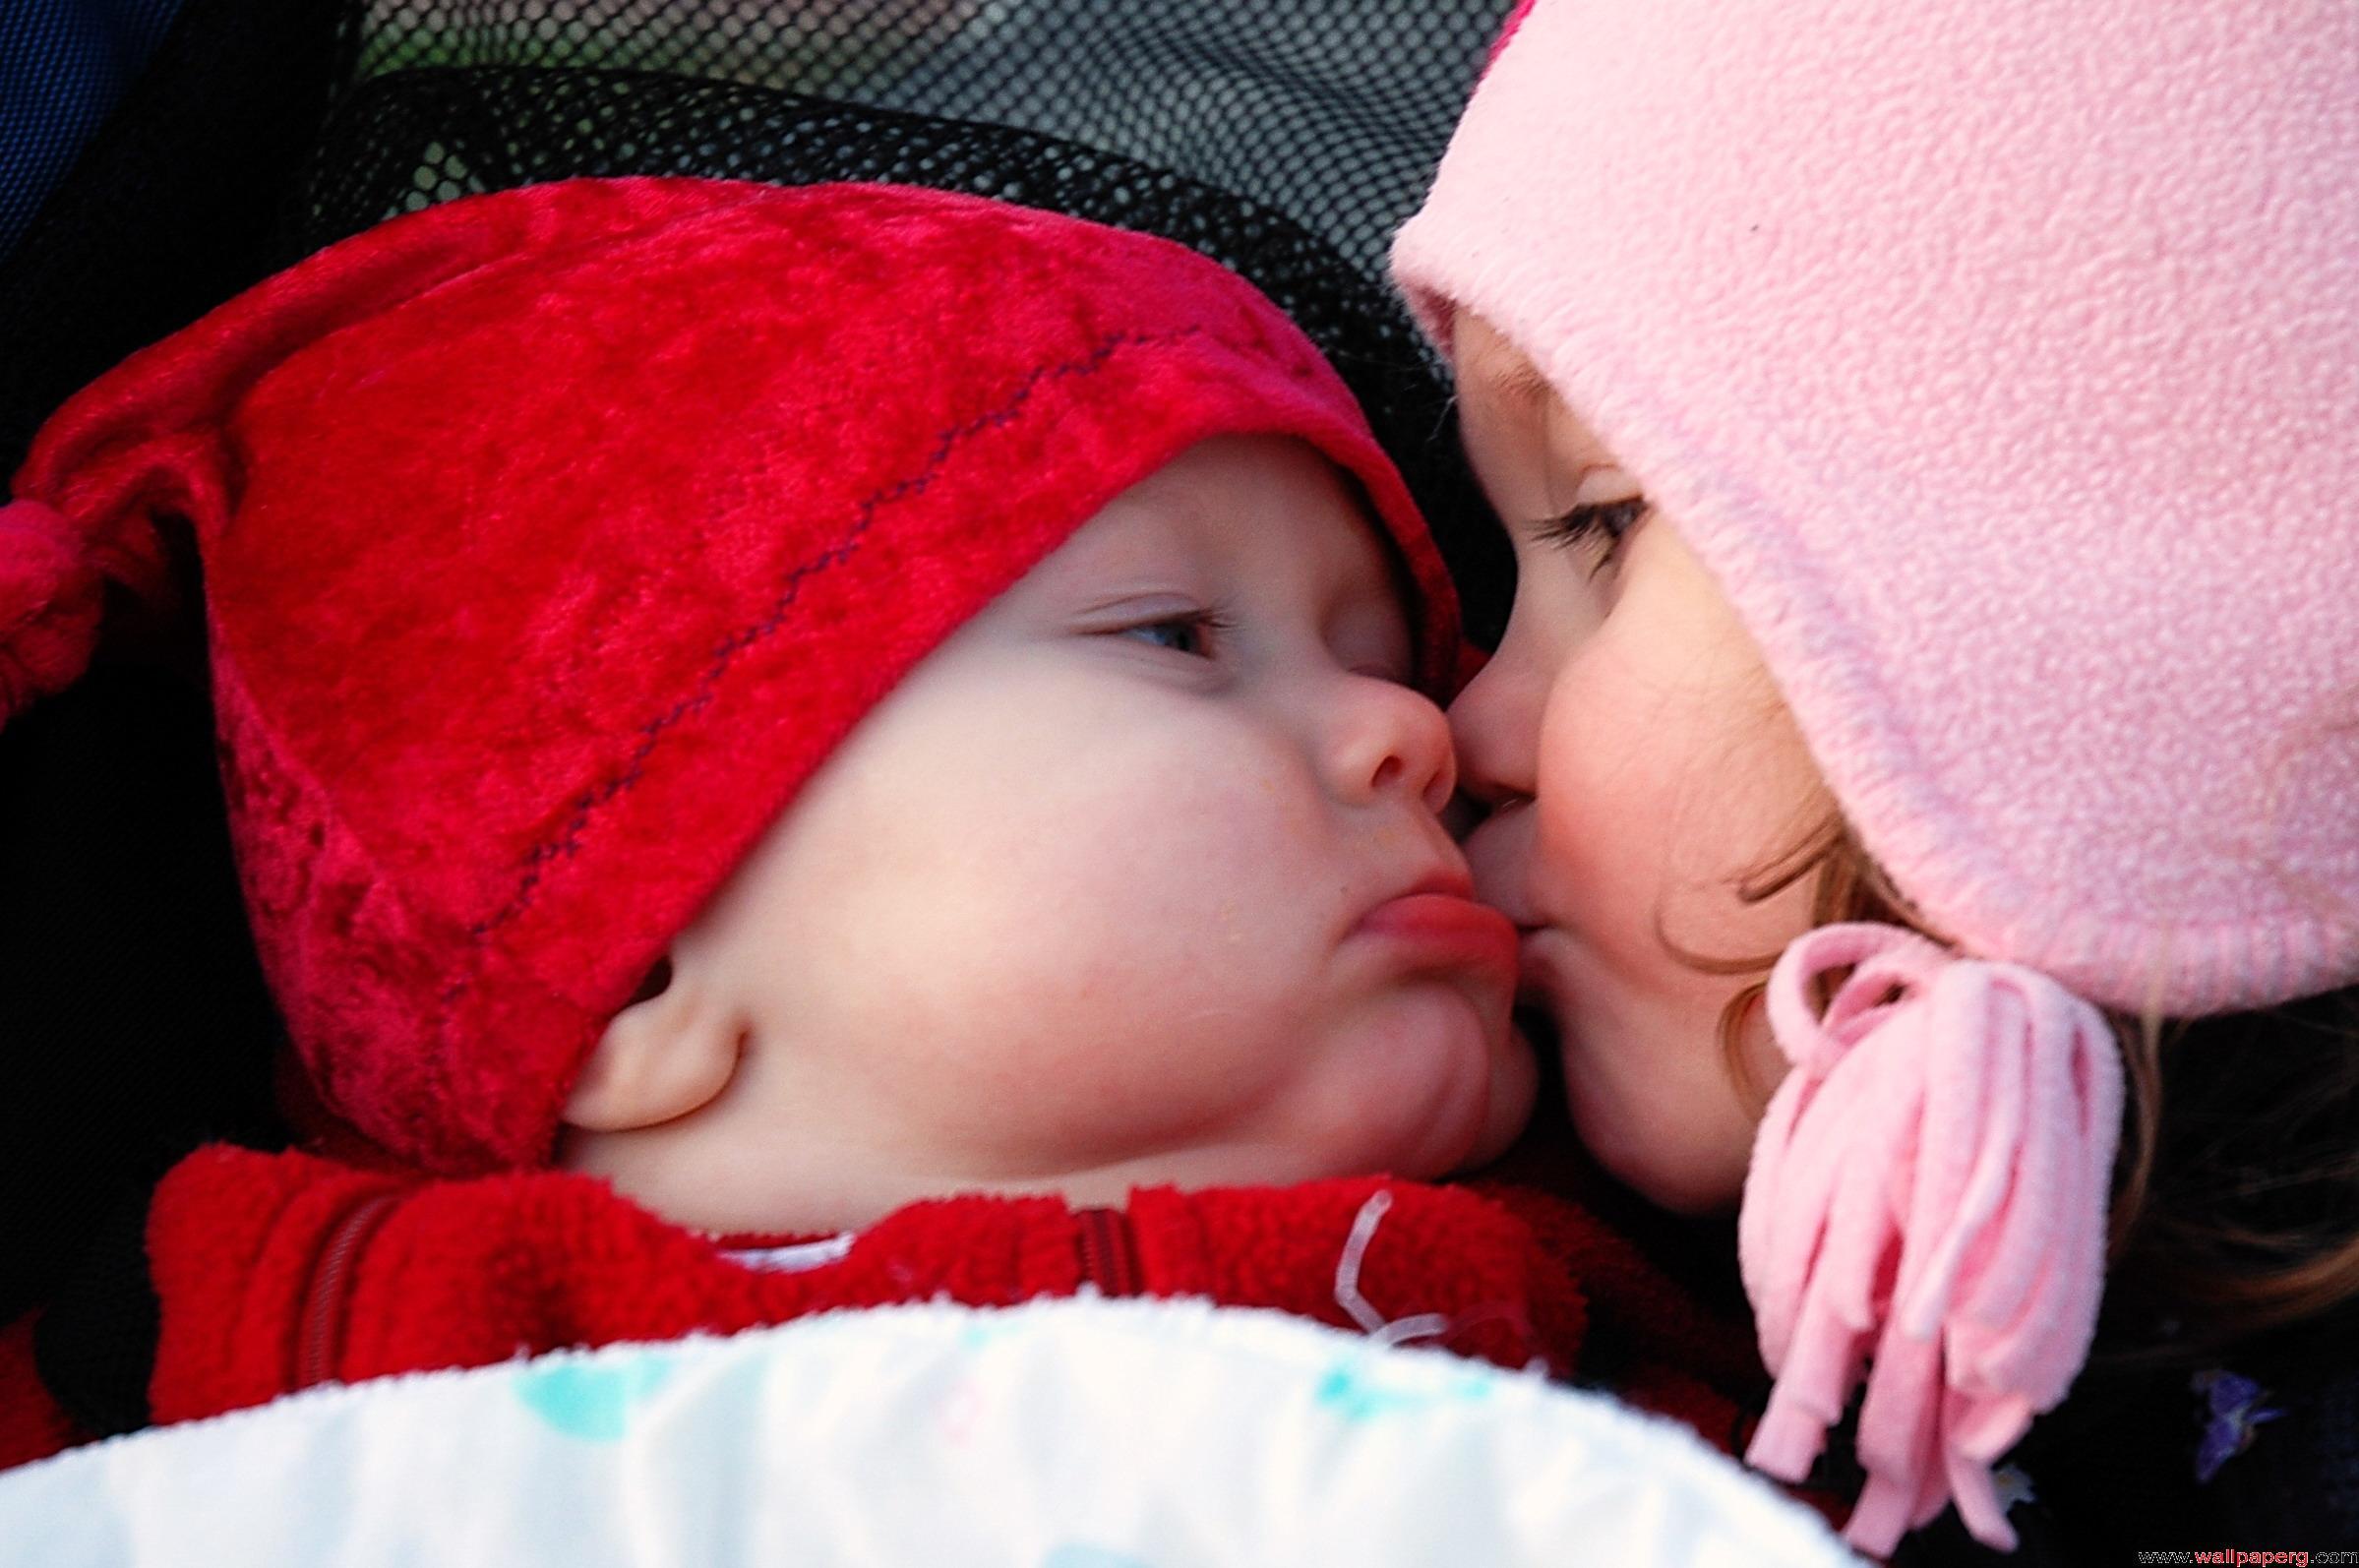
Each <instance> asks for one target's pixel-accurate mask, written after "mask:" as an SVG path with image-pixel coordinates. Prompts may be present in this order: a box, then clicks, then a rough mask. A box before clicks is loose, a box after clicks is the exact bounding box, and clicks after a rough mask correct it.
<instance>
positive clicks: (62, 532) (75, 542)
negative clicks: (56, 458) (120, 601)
mask: <svg viewBox="0 0 2359 1568" xmlns="http://www.w3.org/2000/svg"><path fill="white" fill-rule="evenodd" d="M104 586H105V584H104V578H103V575H102V573H100V571H99V568H98V564H97V561H96V559H95V556H94V552H93V551H92V549H91V541H90V538H89V535H88V534H87V533H86V532H85V531H84V530H83V529H81V528H79V527H77V526H76V525H75V524H74V522H73V521H72V520H71V519H70V518H68V517H67V516H66V514H65V513H62V512H59V511H58V510H57V509H56V508H55V507H52V506H50V505H48V504H47V503H46V502H41V501H30V500H27V501H12V502H9V503H8V504H7V505H6V506H0V725H4V724H6V723H8V722H9V721H10V720H11V719H13V718H15V717H16V716H17V715H18V714H19V713H21V712H23V711H24V710H25V709H26V708H27V707H29V706H30V705H31V704H32V703H33V702H34V701H35V700H36V699H38V698H40V697H44V696H48V695H51V694H55V693H57V692H61V691H63V690H65V688H67V687H69V686H71V685H73V683H74V682H75V680H76V679H77V678H78V677H80V676H81V674H82V672H83V670H84V669H85V668H87V667H88V666H89V664H90V662H91V650H92V648H93V647H95V646H96V644H97V640H98V615H99V610H100V608H101V606H102V604H103V601H104Z"/></svg>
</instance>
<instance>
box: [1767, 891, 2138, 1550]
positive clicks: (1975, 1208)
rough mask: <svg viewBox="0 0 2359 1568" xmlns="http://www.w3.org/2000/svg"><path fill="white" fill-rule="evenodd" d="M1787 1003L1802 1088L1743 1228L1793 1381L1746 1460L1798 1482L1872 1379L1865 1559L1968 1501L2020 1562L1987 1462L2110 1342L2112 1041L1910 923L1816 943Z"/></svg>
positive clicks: (1973, 1526) (1794, 1091) (1788, 986)
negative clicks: (2106, 1298) (2100, 1324)
mask: <svg viewBox="0 0 2359 1568" xmlns="http://www.w3.org/2000/svg"><path fill="white" fill-rule="evenodd" d="M1846 969H1847V970H1848V971H1849V974H1848V975H1847V977H1845V979H1844V980H1843V982H1842V984H1841V985H1839V986H1837V987H1836V988H1835V992H1834V995H1833V997H1832V998H1831V999H1830V1000H1829V1001H1828V1002H1827V1004H1826V1006H1825V1007H1824V1009H1823V1010H1822V1009H1821V1008H1820V1007H1819V1006H1818V1005H1817V1002H1816V1000H1815V996H1816V995H1817V994H1818V992H1819V988H1820V986H1821V984H1822V982H1824V981H1825V980H1827V979H1828V978H1829V977H1831V976H1833V975H1835V974H1838V973H1841V972H1842V971H1844V970H1846ZM1768 1003H1769V1017H1770V1025H1771V1028H1772V1030H1773V1032H1774V1033H1775V1034H1776V1036H1777V1039H1778V1043H1779V1044H1780V1046H1781V1047H1783V1048H1784V1051H1785V1054H1786V1055H1787V1056H1788V1057H1789V1058H1790V1059H1791V1061H1792V1063H1793V1070H1792V1071H1791V1072H1789V1073H1787V1074H1786V1076H1785V1080H1784V1083H1783V1084H1781V1085H1780V1086H1779V1089H1778V1093H1777V1095H1776V1097H1775V1098H1774V1099H1773V1100H1772V1101H1771V1102H1770V1109H1769V1114H1768V1116H1766V1117H1765V1118H1764V1119H1763V1121H1762V1124H1761V1132H1760V1136H1759V1137H1758V1138H1757V1139H1756V1140H1755V1142H1754V1145H1753V1162H1752V1169H1751V1172H1750V1173H1749V1175H1748V1176H1747V1178H1746V1181H1745V1193H1744V1207H1743V1211H1742V1213H1741V1215H1740V1217H1739V1220H1738V1231H1737V1250H1738V1257H1739V1261H1740V1262H1741V1264H1742V1267H1743V1271H1744V1281H1745V1290H1746V1293H1747V1294H1748V1295H1749V1296H1750V1297H1752V1299H1753V1302H1754V1307H1755V1310H1756V1312H1757V1313H1758V1315H1759V1327H1760V1335H1761V1353H1762V1358H1763V1360H1764V1361H1765V1362H1766V1363H1767V1364H1768V1366H1769V1368H1770V1370H1771V1371H1772V1372H1774V1373H1775V1374H1777V1379H1778V1381H1777V1386H1776V1388H1775V1389H1774V1391H1773V1392H1772V1394H1771V1396H1770V1406H1769V1410H1768V1412H1767V1414H1766V1415H1765V1416H1764V1417H1762V1422H1761V1427H1760V1429H1759V1431H1757V1432H1756V1433H1755V1434H1754V1438H1753V1443H1752V1447H1751V1449H1750V1451H1749V1452H1748V1453H1747V1454H1746V1456H1745V1457H1746V1459H1747V1460H1748V1461H1749V1462H1750V1463H1752V1464H1753V1465H1755V1466H1758V1467H1759V1468H1760V1469H1762V1470H1765V1471H1767V1472H1769V1473H1770V1474H1771V1475H1774V1476H1779V1477H1783V1478H1785V1479H1788V1480H1799V1479H1800V1478H1802V1477H1803V1475H1804V1474H1805V1473H1807V1472H1808V1470H1809V1469H1810V1466H1811V1464H1812V1462H1813V1461H1814V1460H1816V1458H1817V1457H1818V1453H1819V1450H1820V1448H1821V1446H1822V1445H1823V1444H1824V1442H1825V1439H1826V1433H1827V1429H1828V1428H1829V1427H1830V1426H1832V1425H1833V1424H1835V1422H1836V1421H1838V1420H1839V1419H1841V1418H1842V1416H1843V1413H1844V1408H1845V1405H1847V1404H1848V1403H1849V1399H1850V1395H1851V1390H1852V1389H1853V1387H1854V1386H1856V1385H1857V1383H1858V1382H1859V1380H1860V1377H1861V1368H1862V1363H1863V1362H1864V1363H1865V1367H1866V1383H1867V1397H1866V1400H1865V1402H1864V1403H1863V1404H1862V1406H1861V1408H1860V1415H1859V1435H1858V1444H1857V1446H1858V1453H1859V1459H1860V1462H1861V1464H1862V1465H1864V1466H1865V1467H1866V1470H1867V1473H1868V1482H1867V1487H1866V1489H1865V1491H1863V1492H1862V1493H1861V1495H1860V1498H1859V1504H1858V1507H1857V1509H1856V1510H1855V1511H1854V1512H1853V1514H1852V1516H1851V1521H1850V1525H1849V1527H1848V1529H1847V1530H1846V1531H1845V1535H1846V1536H1847V1537H1848V1538H1849V1539H1850V1540H1851V1542H1852V1543H1853V1544H1854V1545H1857V1546H1860V1547H1862V1548H1863V1549H1865V1550H1868V1551H1872V1552H1875V1553H1877V1554H1879V1555H1881V1554H1884V1553H1888V1552H1890V1551H1891V1550H1892V1548H1893V1546H1894V1544H1895V1543H1896V1542H1898V1541H1899V1539H1900V1538H1901V1534H1902V1532H1903V1531H1905V1530H1908V1529H1912V1528H1915V1527H1917V1526H1921V1525H1924V1524H1926V1523H1928V1522H1930V1521H1931V1520H1932V1519H1933V1518H1934V1516H1936V1515H1937V1514H1939V1513H1940V1512H1941V1510H1942V1508H1943V1507H1944V1506H1945V1505H1947V1504H1949V1503H1950V1502H1952V1501H1955V1502H1956V1504H1957V1506H1958V1512H1959V1515H1960V1517H1961V1518H1962V1519H1963V1520H1964V1521H1965V1523H1966V1528H1967V1529H1968V1530H1969V1531H1971V1532H1972V1533H1973V1535H1974V1537H1975V1538H1977V1539H1979V1540H1981V1541H1983V1542H1984V1543H1986V1544H1988V1545H1993V1546H1997V1547H2000V1548H2001V1549H2012V1548H2013V1547H2014V1545H2015V1533H2014V1531H2013V1529H2012V1528H2010V1527H2009V1525H2008V1523H2007V1516H2006V1510H2005V1508H2004V1506H2003V1505H2002V1504H2001V1503H2000V1502H1999V1500H1998V1497H1997V1493H1996V1489H1995V1487H1994V1485H1993V1482H1992V1478H1991V1474H1990V1467H1991V1465H1992V1464H1993V1462H1995V1461H1996V1460H1997V1459H1998V1458H1999V1457H2000V1456H2001V1455H2002V1454H2004V1453H2006V1451H2007V1450H2008V1449H2009V1448H2011V1447H2013V1446H2014V1444H2015V1442H2016V1440H2017V1439H2018V1438H2020V1437H2022V1436H2023V1434H2024V1432H2025V1430H2026V1428H2027V1427H2028V1426H2029V1425H2030V1422H2031V1417H2033V1416H2034V1415H2037V1414H2039V1413H2040V1412H2043V1411H2047V1410H2050V1409H2053V1408H2054V1407H2055V1406H2056V1404H2057V1403H2058V1402H2059V1401H2061V1400H2062V1399H2063V1398H2064V1395H2065V1392H2066V1390H2068V1389H2069V1388H2070V1387H2071V1386H2072V1381H2073V1378H2074V1376H2075V1375H2076V1374H2077V1373H2078V1372H2079V1371H2080V1369H2081V1364H2082V1362H2083V1360H2084V1359H2086V1357H2087V1354H2088V1345H2089V1340H2090V1338H2091V1336H2092V1335H2093V1334H2094V1333H2095V1329H2096V1312H2097V1299H2098V1297H2099V1295H2100V1294H2101V1292H2102V1288H2103V1282H2104V1268H2105V1213H2106V1204H2107V1194H2108V1192H2109V1190H2110V1183H2111V1178H2112V1170H2113V1155H2114V1149H2115V1146H2116V1144H2117V1142H2118V1141H2119V1137H2120V1131H2121V1111H2122V1072H2121V1062H2120V1058H2119V1055H2118V1053H2117V1052H2116V1050H2115V1048H2114V1041H2113V1034H2112V1031H2111V1029H2110V1027H2109V1026H2108V1025H2107V1024H2106V1022H2105V1018H2104V1015H2103V1014H2102V1013H2100V1012H2098V1011H2097V1009H2096V1008H2095V1007H2094V1006H2092V1005H2090V1004H2089V1003H2088V1002H2087V1001H2086V1000H2084V999H2083V998H2082V997H2080V996H2077V995H2073V994H2072V993H2071V992H2069V991H2067V990H2065V989H2064V987H2062V986H2061V985H2059V984H2057V983H2056V982H2055V981H2054V980H2051V979H2049V978H2048V977H2047V976H2045V975H2042V974H2040V973H2039V972H2037V971H2036V970H2032V969H2027V968H2025V967H2024V966H2022V965H2020V964H2006V963H1986V962H1983V961H1980V960H1977V959H1969V958H1962V957H1959V956H1958V955H1956V954H1955V953H1953V952H1951V951H1950V950H1949V949H1947V948H1944V947H1942V946H1940V945H1939V944H1937V943H1935V942H1932V941H1929V940H1927V939H1926V938H1924V937H1922V936H1919V935H1915V934H1914V933H1912V932H1907V931H1903V930H1901V929H1899V928H1897V927H1892V926H1879V925H1866V924H1861V925H1847V926H1826V927H1821V928H1820V929H1818V930H1816V931H1813V932H1811V933H1809V934H1808V935H1804V936H1802V937H1801V938H1800V939H1799V940H1797V941H1795V942H1794V943H1793V944H1792V945H1791V946H1789V947H1787V948H1786V950H1785V952H1784V956H1783V957H1782V958H1780V959H1779V961H1778V966H1777V969H1776V970H1775V972H1774V973H1773V974H1772V975H1771V978H1770V987H1769V996H1768Z"/></svg>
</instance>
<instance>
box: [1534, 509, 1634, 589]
mask: <svg viewBox="0 0 2359 1568" xmlns="http://www.w3.org/2000/svg"><path fill="white" fill-rule="evenodd" d="M1646 514H1647V498H1646V497H1644V496H1627V497H1624V498H1623V499H1622V500H1620V501H1585V502H1583V503H1581V504H1580V505H1579V506H1574V507H1567V508H1566V509H1565V510H1564V511H1562V512H1560V513H1557V514H1556V515H1555V516H1553V517H1548V518H1545V519H1543V520H1542V522H1541V524H1540V526H1539V530H1538V531H1539V534H1540V537H1541V538H1542V539H1544V540H1546V541H1547V542H1548V543H1550V544H1554V545H1565V546H1572V545H1582V544H1586V545H1589V546H1591V547H1592V548H1593V549H1595V550H1596V551H1597V556H1598V558H1597V561H1596V563H1595V564H1594V565H1593V566H1592V567H1591V568H1590V570H1591V571H1592V572H1599V571H1603V569H1604V567H1605V564H1606V563H1607V562H1609V561H1611V560H1612V559H1613V553H1614V551H1615V550H1617V549H1619V548H1620V546H1621V542H1622V540H1623V538H1624V537H1626V536H1627V535H1628V534H1629V532H1630V530H1631V529H1633V528H1635V527H1637V526H1638V524H1639V519H1641V518H1642V517H1644V516H1645V515H1646Z"/></svg>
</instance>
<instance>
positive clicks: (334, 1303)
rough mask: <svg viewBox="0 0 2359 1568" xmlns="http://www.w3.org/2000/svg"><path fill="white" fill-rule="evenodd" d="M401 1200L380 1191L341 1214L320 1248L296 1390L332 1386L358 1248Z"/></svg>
mask: <svg viewBox="0 0 2359 1568" xmlns="http://www.w3.org/2000/svg"><path fill="white" fill-rule="evenodd" d="M400 1197H401V1195H400V1194H399V1193H397V1192H379V1193H374V1194H372V1195H371V1196H369V1197H366V1198H363V1199H361V1201H360V1202H358V1203H356V1204H354V1205H353V1206H352V1207H351V1208H349V1209H347V1210H346V1211H345V1212H344V1215H343V1218H341V1219H339V1220H337V1221H336V1222H335V1224H334V1226H333V1227H332V1228H331V1229H330V1230H329V1232H328V1238H327V1240H325V1241H323V1242H322V1243H321V1244H320V1255H319V1259H318V1261H316V1262H315V1263H313V1265H312V1270H311V1286H310V1289H309V1290H308V1291H307V1292H306V1293H305V1296H304V1299H303V1318H302V1324H301V1327H300V1329H299V1330H298V1337H297V1339H296V1344H295V1380H294V1386H295V1387H297V1388H309V1387H311V1386H312V1385H313V1384H315V1383H327V1382H333V1381H334V1379H335V1373H336V1367H337V1365H338V1364H339V1363H340V1362H341V1361H342V1359H343V1350H344V1316H345V1312H346V1310H347V1308H348V1307H349V1305H350V1303H351V1299H352V1275H353V1270H354V1268H355V1266H356V1265H357V1264H358V1262H359V1259H360V1249H361V1248H362V1247H364V1246H366V1245H367V1244H368V1241H369V1237H370V1236H372V1235H374V1234H375V1233H376V1230H377V1227H378V1226H379V1224H381V1223H382V1222H383V1221H384V1219H385V1217H386V1215H388V1214H389V1213H391V1212H392V1211H393V1205H394V1204H395V1203H398V1202H399V1201H400Z"/></svg>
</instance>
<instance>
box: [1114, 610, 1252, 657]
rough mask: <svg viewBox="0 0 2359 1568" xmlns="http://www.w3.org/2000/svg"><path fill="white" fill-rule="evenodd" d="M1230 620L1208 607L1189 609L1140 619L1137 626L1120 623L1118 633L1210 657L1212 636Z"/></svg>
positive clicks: (1227, 625)
mask: <svg viewBox="0 0 2359 1568" xmlns="http://www.w3.org/2000/svg"><path fill="white" fill-rule="evenodd" d="M1229 626H1230V623H1229V622H1228V621H1227V620H1226V619H1224V618H1223V617H1221V616H1218V615H1215V614H1214V613H1212V612H1211V611H1209V610H1191V611H1189V612H1188V613H1186V614H1185V615H1170V616H1165V617H1163V618H1162V619H1160V620H1155V621H1142V622H1140V623H1139V624H1138V625H1137V626H1128V627H1123V628H1121V629H1120V630H1119V631H1118V632H1116V633H1115V635H1117V636H1122V637H1131V638H1134V639H1136V640H1138V641H1140V642H1151V643H1153V644H1154V645H1155V646H1157V647H1159V648H1170V649H1171V650H1172V651H1173V652H1175V653H1184V654H1187V655H1188V656H1189V657H1191V658H1198V659H1208V658H1210V657H1212V648H1213V640H1214V638H1215V636H1216V635H1217V634H1218V633H1221V632H1224V631H1226V630H1228V628H1229Z"/></svg>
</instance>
